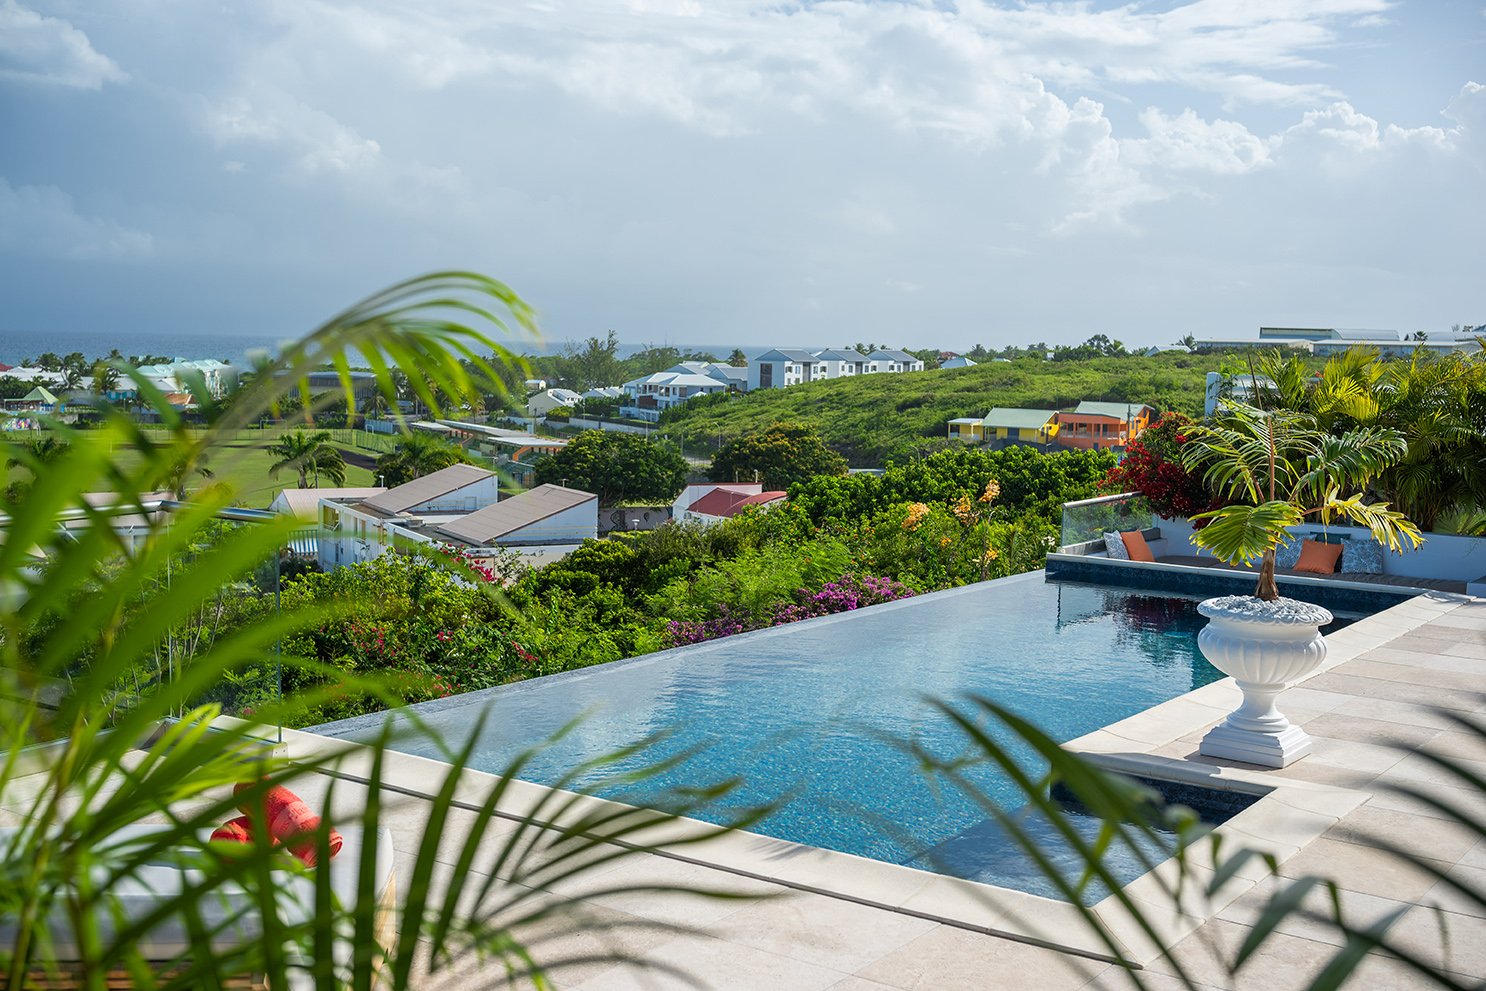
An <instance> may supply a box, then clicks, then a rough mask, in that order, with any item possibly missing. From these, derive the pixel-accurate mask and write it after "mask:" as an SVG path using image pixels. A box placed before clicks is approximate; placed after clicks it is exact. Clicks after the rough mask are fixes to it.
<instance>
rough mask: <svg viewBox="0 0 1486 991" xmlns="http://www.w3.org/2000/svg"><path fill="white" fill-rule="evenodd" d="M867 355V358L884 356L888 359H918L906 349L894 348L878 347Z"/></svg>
mask: <svg viewBox="0 0 1486 991" xmlns="http://www.w3.org/2000/svg"><path fill="white" fill-rule="evenodd" d="M867 357H869V358H886V359H887V360H888V361H918V360H919V359H918V358H915V357H914V356H913V355H911V354H909V353H908V352H907V351H898V350H896V349H894V348H881V349H879V350H877V351H873V352H872V353H871V354H870V355H868V356H867Z"/></svg>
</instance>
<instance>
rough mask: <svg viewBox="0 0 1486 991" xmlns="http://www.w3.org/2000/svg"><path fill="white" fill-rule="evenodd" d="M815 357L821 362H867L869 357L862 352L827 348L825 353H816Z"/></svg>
mask: <svg viewBox="0 0 1486 991" xmlns="http://www.w3.org/2000/svg"><path fill="white" fill-rule="evenodd" d="M815 356H816V357H817V358H819V359H820V360H821V361H866V360H867V356H866V355H864V354H862V352H860V351H854V350H852V349H851V348H827V349H826V350H824V351H817V352H815Z"/></svg>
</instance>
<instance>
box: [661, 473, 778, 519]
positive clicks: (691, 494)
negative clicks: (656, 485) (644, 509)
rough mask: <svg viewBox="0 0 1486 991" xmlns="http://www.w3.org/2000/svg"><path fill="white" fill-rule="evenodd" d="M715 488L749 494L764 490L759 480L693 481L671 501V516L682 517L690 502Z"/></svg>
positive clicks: (689, 506)
mask: <svg viewBox="0 0 1486 991" xmlns="http://www.w3.org/2000/svg"><path fill="white" fill-rule="evenodd" d="M717 489H727V490H729V491H732V492H740V493H742V494H743V495H745V496H751V495H758V494H759V493H760V492H762V491H764V486H763V484H762V483H760V482H693V483H691V484H690V485H688V486H686V488H684V489H682V490H681V494H680V495H678V496H677V497H676V501H675V502H672V503H671V518H672V519H674V520H679V519H682V518H684V517H685V516H686V511H687V510H688V509H690V508H691V505H692V503H694V502H696V501H697V500H698V499H701V498H702V497H703V496H706V495H708V494H709V493H712V492H714V491H716V490H717Z"/></svg>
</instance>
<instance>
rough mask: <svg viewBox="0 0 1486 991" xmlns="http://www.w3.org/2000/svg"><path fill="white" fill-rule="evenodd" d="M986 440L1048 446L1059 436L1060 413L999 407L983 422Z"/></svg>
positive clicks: (1047, 410) (1046, 410)
mask: <svg viewBox="0 0 1486 991" xmlns="http://www.w3.org/2000/svg"><path fill="white" fill-rule="evenodd" d="M981 424H982V426H983V427H984V428H985V435H986V440H1014V441H1021V442H1022V443H1026V444H1047V443H1051V442H1052V440H1053V438H1055V437H1057V436H1058V429H1059V428H1058V412H1057V410H1050V409H1021V408H1018V407H1014V406H997V407H995V408H994V409H992V410H991V411H990V412H989V413H987V414H986V415H985V418H984V419H983V420H982V421H981Z"/></svg>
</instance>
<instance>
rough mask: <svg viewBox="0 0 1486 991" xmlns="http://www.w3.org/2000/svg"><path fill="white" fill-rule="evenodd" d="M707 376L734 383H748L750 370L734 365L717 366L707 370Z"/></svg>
mask: <svg viewBox="0 0 1486 991" xmlns="http://www.w3.org/2000/svg"><path fill="white" fill-rule="evenodd" d="M707 374H708V375H711V376H712V377H713V378H722V379H728V380H729V381H733V382H747V381H748V369H747V368H738V367H736V366H734V365H723V364H715V365H711V366H709V367H708V369H707Z"/></svg>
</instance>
